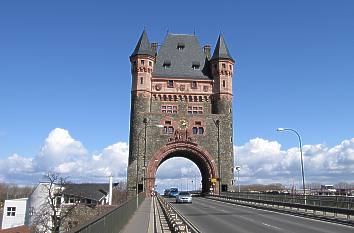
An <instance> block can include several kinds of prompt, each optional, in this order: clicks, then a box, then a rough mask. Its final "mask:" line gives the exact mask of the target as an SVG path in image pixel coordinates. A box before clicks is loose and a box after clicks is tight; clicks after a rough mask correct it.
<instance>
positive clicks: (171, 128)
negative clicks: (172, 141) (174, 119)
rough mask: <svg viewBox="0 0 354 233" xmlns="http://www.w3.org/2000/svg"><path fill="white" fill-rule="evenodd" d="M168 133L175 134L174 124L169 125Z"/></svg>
mask: <svg viewBox="0 0 354 233" xmlns="http://www.w3.org/2000/svg"><path fill="white" fill-rule="evenodd" d="M168 134H173V127H172V126H170V127H168Z"/></svg>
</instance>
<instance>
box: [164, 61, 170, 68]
mask: <svg viewBox="0 0 354 233" xmlns="http://www.w3.org/2000/svg"><path fill="white" fill-rule="evenodd" d="M162 66H163V68H165V69H167V68H170V67H171V61H170V60H165V61H164V62H163V65H162Z"/></svg>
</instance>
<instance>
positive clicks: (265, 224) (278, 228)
mask: <svg viewBox="0 0 354 233" xmlns="http://www.w3.org/2000/svg"><path fill="white" fill-rule="evenodd" d="M262 225H264V226H267V227H270V228H275V229H277V230H281V228H280V227H276V226H272V225H270V224H267V223H264V222H262Z"/></svg>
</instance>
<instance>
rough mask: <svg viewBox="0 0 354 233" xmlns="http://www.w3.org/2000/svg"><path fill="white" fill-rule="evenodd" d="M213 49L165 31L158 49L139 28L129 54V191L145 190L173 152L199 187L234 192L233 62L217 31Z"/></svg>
mask: <svg viewBox="0 0 354 233" xmlns="http://www.w3.org/2000/svg"><path fill="white" fill-rule="evenodd" d="M210 49H211V47H210V46H209V45H205V46H204V47H203V49H202V48H201V47H200V44H199V42H198V39H197V37H196V36H195V35H181V34H168V35H167V36H166V38H165V41H164V42H163V44H162V45H161V47H160V49H159V50H158V44H157V43H150V42H149V40H148V38H147V35H146V32H145V31H144V32H143V33H142V35H141V37H140V39H139V41H138V44H137V45H136V48H135V50H134V52H133V54H132V55H131V56H130V61H131V64H132V100H131V121H130V144H129V164H128V192H129V195H130V196H133V195H136V194H137V193H138V192H141V191H146V193H147V194H150V193H151V191H152V190H153V188H154V187H155V186H154V185H155V175H156V171H157V169H158V167H159V166H160V165H161V164H162V163H163V162H164V161H166V160H167V159H169V158H172V157H185V158H187V159H190V160H191V161H192V162H194V163H195V164H196V165H197V166H198V168H199V170H200V172H201V175H202V190H203V192H215V193H218V192H219V191H220V190H221V191H227V190H232V189H233V187H234V183H233V182H234V180H233V179H234V174H233V170H234V169H233V161H234V157H233V143H232V132H233V131H232V74H233V64H234V60H233V59H232V57H231V55H230V53H229V51H228V48H227V46H226V44H225V41H224V39H223V37H222V36H221V35H220V36H219V39H218V41H217V44H216V47H215V49H214V53H213V56H210Z"/></svg>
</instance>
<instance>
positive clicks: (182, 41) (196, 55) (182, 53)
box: [152, 34, 211, 80]
mask: <svg viewBox="0 0 354 233" xmlns="http://www.w3.org/2000/svg"><path fill="white" fill-rule="evenodd" d="M177 47H183V49H178V48H177ZM164 63H165V64H170V66H169V67H166V68H165V67H164ZM207 63H208V60H207V58H206V56H205V54H204V52H203V50H202V48H201V47H200V44H199V41H198V39H197V37H196V36H195V35H181V34H168V35H167V36H166V38H165V41H164V42H163V44H162V45H161V47H160V50H159V52H158V53H157V57H156V63H155V65H154V71H153V73H152V76H153V77H173V78H187V79H207V80H210V79H211V78H210V75H209V73H210V72H209V65H208V64H207ZM193 65H195V66H198V65H199V69H193V68H192V66H193Z"/></svg>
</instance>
